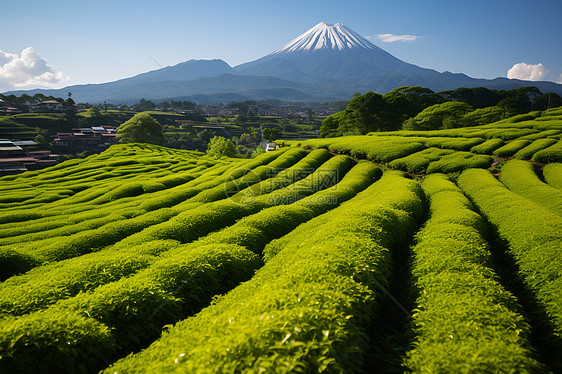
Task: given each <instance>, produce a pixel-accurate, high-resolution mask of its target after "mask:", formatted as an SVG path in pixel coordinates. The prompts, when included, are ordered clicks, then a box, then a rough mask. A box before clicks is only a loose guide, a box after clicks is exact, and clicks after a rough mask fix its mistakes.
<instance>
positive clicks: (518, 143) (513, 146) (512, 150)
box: [492, 139, 531, 157]
mask: <svg viewBox="0 0 562 374" xmlns="http://www.w3.org/2000/svg"><path fill="white" fill-rule="evenodd" d="M529 144H531V141H530V140H524V139H522V140H520V139H517V140H512V141H511V142H509V143H507V144H506V145H504V146H503V147H500V148H498V149H496V150H495V151H494V152H492V153H493V154H494V156H498V157H511V156H513V155H514V154H516V153H517V152H518V151H519V150H520V149H523V148H525V147H526V146H528V145H529Z"/></svg>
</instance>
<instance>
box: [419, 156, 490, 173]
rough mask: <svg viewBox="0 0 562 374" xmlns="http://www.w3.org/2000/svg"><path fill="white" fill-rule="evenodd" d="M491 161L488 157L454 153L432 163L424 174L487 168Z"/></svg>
mask: <svg viewBox="0 0 562 374" xmlns="http://www.w3.org/2000/svg"><path fill="white" fill-rule="evenodd" d="M492 161H493V160H492V158H491V157H490V156H488V155H475V154H474V153H470V152H454V153H450V154H446V155H444V156H443V157H441V158H440V159H439V160H436V161H432V162H431V163H430V164H429V166H428V167H427V170H426V173H453V172H456V171H460V170H464V169H468V168H489V167H490V165H491V164H492Z"/></svg>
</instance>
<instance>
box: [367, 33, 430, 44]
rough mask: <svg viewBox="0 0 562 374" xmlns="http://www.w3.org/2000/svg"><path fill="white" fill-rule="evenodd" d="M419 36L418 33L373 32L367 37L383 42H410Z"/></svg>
mask: <svg viewBox="0 0 562 374" xmlns="http://www.w3.org/2000/svg"><path fill="white" fill-rule="evenodd" d="M421 37H422V36H418V35H395V34H375V35H371V36H369V37H368V39H377V40H380V41H381V42H383V43H392V42H412V41H414V40H416V39H419V38H421Z"/></svg>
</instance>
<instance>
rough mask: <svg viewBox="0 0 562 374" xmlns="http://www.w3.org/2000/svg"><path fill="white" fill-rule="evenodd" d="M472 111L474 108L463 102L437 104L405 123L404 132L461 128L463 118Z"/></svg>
mask: <svg viewBox="0 0 562 374" xmlns="http://www.w3.org/2000/svg"><path fill="white" fill-rule="evenodd" d="M470 111H472V107H471V106H470V105H468V104H466V103H462V102H452V101H450V102H446V103H442V104H435V105H432V106H430V107H428V108H425V109H424V110H423V111H421V112H420V113H418V114H417V115H416V116H415V117H412V118H410V119H409V120H407V121H405V122H404V125H403V126H402V128H403V129H404V130H437V129H447V128H454V127H461V124H460V123H459V122H460V120H461V118H462V117H463V116H464V115H465V114H467V113H468V112H470Z"/></svg>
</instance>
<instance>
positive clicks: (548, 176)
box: [543, 163, 562, 189]
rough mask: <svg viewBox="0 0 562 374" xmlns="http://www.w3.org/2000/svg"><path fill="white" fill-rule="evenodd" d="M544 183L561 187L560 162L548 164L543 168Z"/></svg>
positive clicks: (561, 166)
mask: <svg viewBox="0 0 562 374" xmlns="http://www.w3.org/2000/svg"><path fill="white" fill-rule="evenodd" d="M543 176H544V180H545V181H546V183H548V184H549V185H550V186H552V187H554V188H558V189H562V163H553V164H548V165H546V166H545V167H544V169H543Z"/></svg>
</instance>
